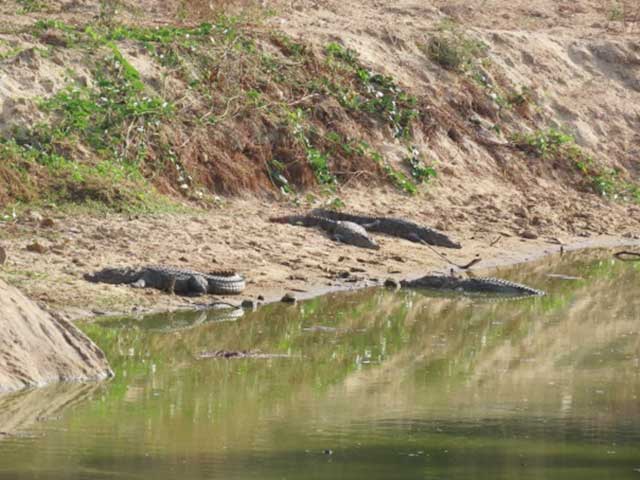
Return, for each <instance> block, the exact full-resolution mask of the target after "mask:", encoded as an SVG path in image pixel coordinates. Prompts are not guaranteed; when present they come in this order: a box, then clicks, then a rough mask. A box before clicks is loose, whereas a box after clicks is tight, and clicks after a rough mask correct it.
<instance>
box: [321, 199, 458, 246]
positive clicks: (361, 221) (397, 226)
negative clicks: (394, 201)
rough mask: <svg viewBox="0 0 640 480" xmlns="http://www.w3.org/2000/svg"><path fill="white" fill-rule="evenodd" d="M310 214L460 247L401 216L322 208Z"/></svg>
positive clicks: (434, 243) (409, 238) (438, 233)
mask: <svg viewBox="0 0 640 480" xmlns="http://www.w3.org/2000/svg"><path fill="white" fill-rule="evenodd" d="M311 215H313V216H316V217H322V218H327V219H329V220H334V221H344V222H353V223H357V224H358V225H362V226H363V227H364V228H366V229H367V230H369V231H371V232H377V233H384V234H386V235H390V236H392V237H400V238H404V239H405V240H409V241H411V242H416V243H423V244H429V245H433V246H436V247H446V248H462V246H461V245H460V243H458V242H456V241H454V240H451V239H450V238H449V237H448V236H446V235H445V234H444V233H442V232H439V231H437V230H435V229H433V228H429V227H424V226H420V225H418V224H417V223H414V222H410V221H408V220H403V219H401V218H390V217H368V216H363V215H352V214H349V213H342V212H336V211H334V210H326V209H323V208H317V209H315V210H312V211H311Z"/></svg>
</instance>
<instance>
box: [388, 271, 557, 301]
mask: <svg viewBox="0 0 640 480" xmlns="http://www.w3.org/2000/svg"><path fill="white" fill-rule="evenodd" d="M400 286H401V287H402V288H428V289H431V290H451V291H459V292H463V293H485V294H496V295H503V296H509V297H529V296H543V295H545V292H543V291H542V290H536V289H535V288H531V287H528V286H526V285H522V284H521V283H516V282H510V281H508V280H502V279H499V278H487V277H479V278H458V277H454V276H444V275H426V276H424V277H421V278H418V279H416V280H402V281H401V282H400Z"/></svg>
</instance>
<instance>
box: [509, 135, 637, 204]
mask: <svg viewBox="0 0 640 480" xmlns="http://www.w3.org/2000/svg"><path fill="white" fill-rule="evenodd" d="M512 141H513V142H514V144H515V145H516V146H517V147H518V148H519V149H521V150H523V151H525V152H527V153H529V154H530V155H533V156H536V157H539V158H541V159H543V160H555V161H559V162H563V163H565V164H568V165H570V166H572V167H573V168H574V169H575V170H577V171H578V172H580V174H581V175H582V179H583V182H582V186H583V187H584V188H585V189H586V190H590V191H593V192H595V193H598V194H599V195H602V196H605V197H609V198H613V199H620V200H626V201H635V202H639V201H640V186H639V185H636V184H634V183H632V182H629V181H626V180H623V179H622V178H620V172H619V171H618V170H615V169H612V168H606V167H604V166H602V165H601V164H600V163H599V162H597V161H596V160H595V159H594V158H593V157H592V156H590V155H588V154H587V153H585V152H584V151H583V150H582V149H581V148H580V147H579V146H578V145H576V143H575V139H574V138H573V136H571V135H569V134H567V133H564V132H562V131H560V130H558V129H555V128H549V129H547V130H537V131H534V132H531V133H517V134H515V135H513V137H512Z"/></svg>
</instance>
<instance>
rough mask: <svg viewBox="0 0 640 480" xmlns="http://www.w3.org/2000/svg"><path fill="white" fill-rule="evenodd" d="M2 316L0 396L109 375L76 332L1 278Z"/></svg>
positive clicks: (95, 349) (101, 356) (94, 351)
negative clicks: (52, 384)
mask: <svg viewBox="0 0 640 480" xmlns="http://www.w3.org/2000/svg"><path fill="white" fill-rule="evenodd" d="M0 315H1V318H2V320H1V322H0V323H1V324H2V331H1V332H0V393H4V392H9V391H14V390H19V389H22V388H25V387H41V386H44V385H47V384H50V383H55V382H60V381H64V382H82V381H88V380H99V379H104V378H107V377H109V376H111V375H112V372H111V369H110V368H109V364H108V363H107V360H106V358H105V356H104V354H103V353H102V351H101V350H100V349H99V348H98V347H97V346H96V345H95V344H94V343H93V342H92V341H91V340H89V338H87V337H86V336H85V335H84V334H83V333H82V332H80V330H78V329H77V328H76V327H75V326H73V325H71V324H70V323H69V322H67V321H66V320H62V319H57V318H54V317H53V316H52V315H50V314H48V313H45V312H44V311H43V310H42V309H40V308H39V307H38V306H37V305H36V304H34V303H33V302H32V301H30V300H29V299H28V298H26V297H25V296H24V295H22V294H21V293H20V292H19V291H18V290H17V289H15V288H14V287H11V286H9V285H7V284H6V283H4V282H3V281H1V280H0ZM4 410H6V408H3V411H4ZM0 419H2V418H1V416H0Z"/></svg>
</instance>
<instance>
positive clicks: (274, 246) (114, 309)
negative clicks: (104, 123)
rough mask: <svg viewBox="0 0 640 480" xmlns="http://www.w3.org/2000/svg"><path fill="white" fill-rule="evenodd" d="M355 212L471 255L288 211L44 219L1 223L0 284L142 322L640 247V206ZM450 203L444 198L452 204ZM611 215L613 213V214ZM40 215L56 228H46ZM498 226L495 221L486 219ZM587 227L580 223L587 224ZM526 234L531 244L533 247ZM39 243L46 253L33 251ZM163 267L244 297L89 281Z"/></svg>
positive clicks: (258, 206) (234, 208) (379, 195)
mask: <svg viewBox="0 0 640 480" xmlns="http://www.w3.org/2000/svg"><path fill="white" fill-rule="evenodd" d="M345 197H347V198H348V202H349V204H350V205H355V207H354V208H353V209H350V210H351V211H359V212H369V213H371V214H378V215H388V216H389V215H391V216H398V217H402V218H407V219H410V220H413V221H416V222H418V223H421V224H424V225H430V226H437V227H439V228H442V227H444V228H443V230H444V231H445V232H446V233H447V234H448V235H449V236H451V237H452V238H454V239H456V240H458V241H460V242H461V243H462V246H463V248H462V249H459V250H456V249H446V248H430V247H426V246H423V245H419V244H416V243H411V242H409V241H406V240H402V239H398V238H392V237H388V236H384V235H378V234H374V237H375V239H376V241H377V242H378V243H379V244H380V246H381V248H380V250H367V249H361V248H357V247H352V246H348V245H344V244H339V243H336V242H334V241H333V240H331V239H329V238H328V236H327V235H326V234H325V233H323V232H322V231H320V230H319V229H315V228H303V227H297V226H291V225H282V224H274V223H270V222H269V221H268V220H267V219H268V218H269V217H271V216H277V215H282V214H286V213H291V212H293V211H299V212H302V211H306V210H307V209H308V208H311V207H313V206H314V205H310V206H307V207H305V208H301V207H298V208H296V207H293V206H292V205H290V204H287V203H280V202H264V201H260V200H257V199H248V200H228V201H225V203H224V204H222V205H221V206H220V207H219V208H217V209H214V210H210V211H208V212H195V211H194V212H193V213H181V214H163V215H150V216H127V215H95V214H94V215H67V214H59V213H56V212H55V211H47V210H44V211H42V212H40V213H39V215H29V214H25V215H23V216H20V217H19V218H18V219H17V220H16V221H14V222H11V223H5V224H3V225H2V226H3V228H2V229H0V235H1V236H0V246H3V247H4V248H5V249H6V250H7V262H6V263H5V265H3V266H2V267H0V278H4V279H5V280H6V281H8V282H10V283H12V284H14V285H16V286H19V288H20V289H22V290H23V291H24V292H25V293H26V294H28V295H29V296H30V297H31V298H33V299H35V300H38V301H40V302H42V303H44V304H46V305H47V306H48V308H51V309H52V310H54V311H56V312H58V313H60V314H62V315H63V316H65V318H68V319H77V318H83V317H91V316H95V315H104V314H115V313H124V314H129V313H142V312H148V311H163V310H176V309H184V308H195V307H198V306H204V305H206V304H209V303H211V302H214V301H217V300H226V301H229V302H232V303H237V304H240V303H241V302H242V300H247V299H249V300H254V301H258V300H262V299H263V300H264V301H274V300H278V299H280V298H281V297H282V296H283V295H284V294H285V293H291V294H293V295H294V296H296V297H297V298H300V299H302V298H307V297H310V296H315V295H319V294H322V293H325V292H329V291H334V290H344V289H353V288H362V287H363V286H367V285H375V284H379V283H382V282H384V280H385V279H387V278H395V279H400V278H407V277H415V276H419V275H423V274H425V273H428V272H442V273H444V272H448V271H449V270H450V269H451V268H455V264H457V265H464V264H467V263H469V262H470V261H472V260H474V259H480V262H478V263H477V264H476V265H474V267H473V270H474V271H476V272H478V273H483V272H484V271H486V270H488V269H491V268H495V267H499V266H501V265H507V264H513V263H519V262H524V261H530V260H534V259H536V258H539V257H540V256H541V255H547V254H558V253H559V251H560V244H563V245H564V248H565V250H569V249H571V248H573V247H576V248H589V247H606V246H615V245H622V244H633V243H634V242H635V243H637V241H636V240H634V237H637V234H638V233H640V225H639V224H638V222H637V221H636V220H633V218H635V216H634V215H633V212H634V211H635V210H634V209H636V208H637V207H636V206H634V205H629V206H624V205H620V204H618V205H612V206H611V208H609V209H608V211H607V212H605V208H606V206H605V205H603V204H601V203H600V202H598V203H597V204H595V202H594V204H595V205H596V206H593V205H594V204H590V203H589V202H588V201H583V202H582V203H580V204H578V203H577V204H576V206H575V207H573V208H574V209H575V213H576V215H578V214H579V215H582V216H584V215H588V216H589V217H590V219H592V221H589V222H584V223H581V224H579V225H578V224H576V223H573V222H572V215H571V212H567V213H565V214H564V215H557V216H555V217H554V216H548V217H547V218H548V219H549V224H548V225H546V226H538V227H532V228H530V229H529V230H530V231H527V232H524V231H523V230H522V228H521V226H520V225H519V223H520V222H518V217H517V216H514V215H509V214H508V213H504V214H503V215H497V214H496V213H495V211H496V210H495V208H494V209H491V208H490V201H491V199H489V198H487V199H481V200H480V201H479V203H480V204H481V205H477V206H476V205H470V206H466V207H448V208H447V207H445V206H444V205H443V204H442V202H443V200H438V199H429V198H413V199H411V202H407V199H406V197H402V196H401V195H398V194H395V193H393V192H388V191H387V192H385V191H379V192H376V195H375V196H373V195H372V194H371V193H367V192H363V191H361V190H359V191H353V192H349V193H347V194H345ZM445 201H446V200H445ZM605 213H606V214H605ZM40 217H45V218H48V219H50V221H49V222H44V225H45V226H43V221H42V219H41V218H40ZM489 217H490V218H489ZM581 218H582V217H581ZM525 237H527V238H525ZM34 245H38V248H35V247H34ZM145 264H165V265H176V266H179V267H185V268H192V269H196V270H200V271H211V270H222V269H232V270H236V271H238V272H239V273H241V274H242V275H244V276H245V277H246V279H247V288H246V290H245V291H244V292H243V294H242V295H239V296H231V297H226V298H222V297H216V296H212V295H208V296H204V297H180V296H175V295H170V294H167V293H164V292H160V291H156V290H151V289H134V288H130V287H128V286H118V285H105V284H92V283H89V282H87V281H85V280H84V279H83V275H84V274H86V273H89V272H94V271H97V270H100V269H102V268H105V267H110V266H139V265H145Z"/></svg>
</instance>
